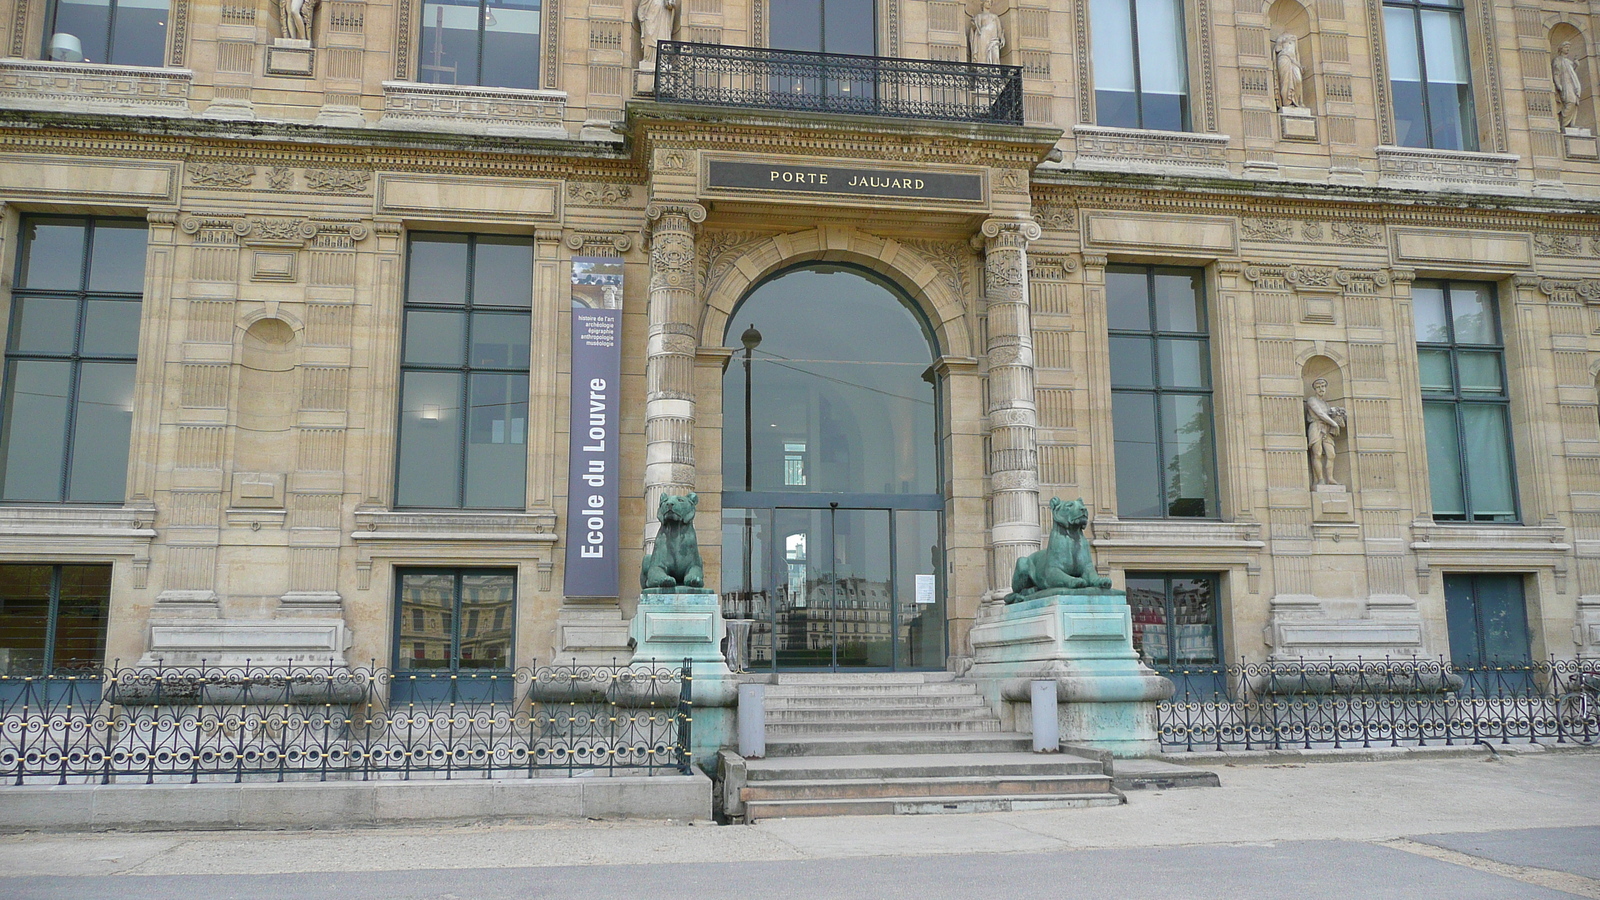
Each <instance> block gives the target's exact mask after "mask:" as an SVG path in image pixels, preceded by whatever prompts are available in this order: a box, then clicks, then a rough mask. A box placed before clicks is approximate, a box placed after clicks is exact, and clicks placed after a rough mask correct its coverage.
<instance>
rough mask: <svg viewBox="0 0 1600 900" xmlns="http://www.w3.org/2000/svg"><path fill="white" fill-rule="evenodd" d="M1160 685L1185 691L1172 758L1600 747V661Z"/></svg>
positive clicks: (1394, 663) (1163, 708)
mask: <svg viewBox="0 0 1600 900" xmlns="http://www.w3.org/2000/svg"><path fill="white" fill-rule="evenodd" d="M1162 674H1164V675H1167V676H1168V677H1170V678H1171V679H1172V680H1173V683H1174V685H1175V686H1176V688H1177V693H1176V694H1175V695H1174V696H1173V698H1172V699H1171V700H1168V701H1164V702H1162V703H1161V704H1159V706H1158V708H1157V713H1156V722H1157V727H1158V729H1159V731H1160V739H1161V746H1162V749H1163V750H1165V751H1168V752H1174V751H1176V752H1182V751H1195V750H1283V749H1291V748H1299V749H1308V750H1309V749H1320V748H1336V749H1337V748H1370V747H1402V746H1406V747H1420V746H1432V745H1456V744H1475V743H1501V744H1508V743H1511V742H1513V741H1516V742H1532V741H1537V742H1542V743H1556V744H1567V743H1571V744H1594V743H1596V742H1597V741H1600V659H1557V660H1547V661H1541V662H1531V663H1528V662H1524V663H1517V664H1514V665H1488V666H1482V667H1471V668H1469V667H1458V666H1454V665H1451V664H1450V663H1448V662H1445V661H1442V660H1433V659H1421V660H1416V659H1404V660H1400V659H1383V660H1359V659H1358V660H1346V661H1333V660H1320V661H1319V660H1293V661H1282V662H1267V663H1239V664H1235V665H1228V666H1188V667H1179V668H1174V669H1172V670H1170V671H1166V672H1163V673H1162Z"/></svg>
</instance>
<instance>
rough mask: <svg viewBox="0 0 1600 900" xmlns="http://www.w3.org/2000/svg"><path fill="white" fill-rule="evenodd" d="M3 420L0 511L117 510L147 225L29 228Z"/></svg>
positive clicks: (60, 222)
mask: <svg viewBox="0 0 1600 900" xmlns="http://www.w3.org/2000/svg"><path fill="white" fill-rule="evenodd" d="M21 233H22V241H21V244H22V249H21V252H20V253H19V254H18V260H17V275H16V281H15V284H16V287H15V288H14V289H13V290H12V301H11V326H10V330H9V334H8V340H7V343H6V367H5V392H4V401H3V403H4V412H3V414H0V499H4V500H8V501H30V502H46V503H120V502H122V500H123V499H124V495H125V493H126V480H127V471H128V445H129V443H130V439H131V434H132V430H133V391H134V364H135V363H134V359H135V356H136V355H137V353H138V348H139V312H140V306H141V301H142V299H143V291H144V255H145V223H144V222H143V221H141V220H137V219H82V218H62V217H55V216H35V217H28V218H25V219H23V220H22V229H21Z"/></svg>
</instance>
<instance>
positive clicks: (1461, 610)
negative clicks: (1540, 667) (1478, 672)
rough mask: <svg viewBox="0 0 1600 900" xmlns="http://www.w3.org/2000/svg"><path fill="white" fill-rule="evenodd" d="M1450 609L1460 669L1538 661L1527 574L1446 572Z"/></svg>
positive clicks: (1452, 645) (1455, 661)
mask: <svg viewBox="0 0 1600 900" xmlns="http://www.w3.org/2000/svg"><path fill="white" fill-rule="evenodd" d="M1444 612H1445V624H1446V627H1447V628H1448V629H1449V632H1450V662H1451V664H1452V665H1454V666H1455V667H1456V668H1457V669H1482V668H1486V667H1494V666H1525V665H1527V664H1528V663H1529V662H1531V661H1532V659H1533V655H1532V652H1531V650H1530V648H1529V644H1528V606H1527V602H1526V601H1525V600H1524V598H1523V596H1522V576H1521V575H1446V576H1445V577H1444Z"/></svg>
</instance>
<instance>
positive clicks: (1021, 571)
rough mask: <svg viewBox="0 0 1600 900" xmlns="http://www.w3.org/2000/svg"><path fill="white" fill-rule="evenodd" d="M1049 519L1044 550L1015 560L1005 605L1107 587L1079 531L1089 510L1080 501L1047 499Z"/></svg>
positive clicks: (1100, 589)
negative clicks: (1009, 590) (1073, 591)
mask: <svg viewBox="0 0 1600 900" xmlns="http://www.w3.org/2000/svg"><path fill="white" fill-rule="evenodd" d="M1050 519H1051V526H1050V539H1049V540H1048V541H1046V542H1045V545H1044V548H1043V549H1041V550H1039V551H1038V552H1037V553H1032V554H1029V555H1028V556H1024V557H1023V558H1021V559H1019V560H1017V568H1016V571H1015V572H1014V573H1013V574H1012V576H1011V593H1010V594H1009V595H1007V596H1006V602H1007V603H1021V602H1022V601H1024V600H1032V599H1034V598H1035V597H1048V596H1053V595H1056V594H1062V593H1066V592H1067V591H1071V590H1081V589H1088V590H1090V591H1103V590H1108V589H1109V588H1110V587H1111V579H1109V578H1104V577H1101V575H1100V573H1099V572H1097V571H1095V567H1094V555H1093V553H1092V552H1091V551H1090V548H1089V541H1088V539H1087V538H1085V537H1084V536H1083V528H1084V526H1085V525H1088V524H1089V509H1088V507H1086V506H1084V505H1083V500H1082V499H1078V500H1071V501H1067V500H1062V499H1061V498H1060V497H1051V498H1050Z"/></svg>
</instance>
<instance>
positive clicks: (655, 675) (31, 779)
mask: <svg viewBox="0 0 1600 900" xmlns="http://www.w3.org/2000/svg"><path fill="white" fill-rule="evenodd" d="M692 682H693V675H692V672H691V668H690V663H689V660H687V659H686V660H684V661H683V662H682V663H681V664H679V665H672V666H667V665H656V664H654V663H642V662H641V663H635V664H632V665H610V666H588V665H553V666H542V667H531V668H522V669H517V670H515V671H510V672H475V671H472V670H458V671H453V672H452V671H430V670H398V671H397V670H391V669H387V668H383V667H379V666H367V667H362V668H345V667H342V666H339V667H325V668H317V667H293V668H259V667H250V668H214V667H205V666H197V667H192V668H134V669H118V668H109V669H106V670H103V671H88V672H64V673H61V674H55V675H33V676H28V675H0V784H13V785H16V784H41V783H53V784H69V783H73V784H81V783H110V782H112V781H113V780H115V781H117V782H124V783H125V782H130V781H133V782H140V781H142V782H146V783H154V782H200V781H240V782H242V781H263V780H266V781H285V780H291V779H292V780H322V781H329V780H372V779H413V778H457V777H481V778H505V777H518V776H521V777H535V776H543V775H559V774H574V773H577V772H580V771H582V772H585V773H602V774H630V775H631V774H657V773H663V772H675V773H684V774H687V773H688V772H689V771H690V758H689V746H690V744H689V742H690V738H691V734H690V728H691V724H690V723H691V719H692V694H691V690H690V687H691V684H692Z"/></svg>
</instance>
